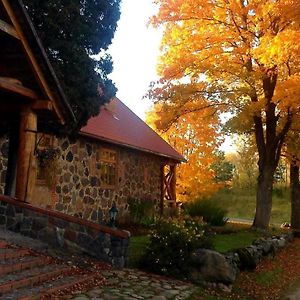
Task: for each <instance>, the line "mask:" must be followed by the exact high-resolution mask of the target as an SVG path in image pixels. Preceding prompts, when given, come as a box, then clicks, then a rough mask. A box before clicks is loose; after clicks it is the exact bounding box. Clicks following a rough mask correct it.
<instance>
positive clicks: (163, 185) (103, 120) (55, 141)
mask: <svg viewBox="0 0 300 300" xmlns="http://www.w3.org/2000/svg"><path fill="white" fill-rule="evenodd" d="M38 141H39V144H38V145H37V148H40V147H41V146H40V144H42V147H45V144H47V145H48V146H51V147H53V148H54V149H58V152H59V155H58V157H57V159H56V162H55V163H56V165H57V166H56V168H55V170H54V174H53V175H50V176H54V177H55V179H54V180H53V181H52V182H51V184H50V185H49V184H47V182H46V180H45V178H43V175H44V174H43V171H46V172H47V170H39V167H38V166H37V174H38V178H37V181H36V185H35V192H34V193H33V198H32V199H29V201H30V203H33V204H34V205H36V206H38V207H45V208H51V209H55V210H57V211H60V212H63V213H66V214H70V215H74V216H76V217H80V218H84V219H87V220H91V221H93V222H97V223H103V222H104V221H105V220H107V219H108V215H107V213H108V210H109V209H110V208H111V207H112V204H113V202H115V203H116V205H117V208H118V210H119V217H122V216H124V215H125V214H126V212H127V210H128V204H127V202H128V199H130V198H134V199H136V200H139V201H153V202H154V203H156V204H157V206H159V207H161V208H162V207H163V205H170V204H172V203H174V202H175V201H176V194H175V184H176V178H175V168H176V164H177V163H179V162H181V161H182V160H184V158H183V157H182V156H181V155H180V154H179V153H177V152H176V151H175V150H174V149H173V148H172V147H171V146H170V145H169V144H168V143H166V142H165V141H164V140H163V139H162V138H161V137H160V136H159V135H157V134H156V133H155V132H154V131H153V130H152V129H151V128H150V127H148V126H147V125H146V124H145V123H144V122H143V121H142V120H141V119H140V118H138V117H137V116H136V115H135V114H134V113H133V112H132V111H131V110H130V109H129V108H128V107H127V106H126V105H124V104H123V103H122V102H121V101H120V100H119V99H117V98H114V99H113V100H112V101H111V102H110V103H109V104H108V105H106V106H105V107H103V108H102V109H101V111H100V114H99V115H98V116H96V117H93V118H91V119H90V120H89V121H88V123H87V125H86V126H85V127H83V128H82V129H81V131H80V133H79V136H78V137H77V138H69V137H55V136H49V135H43V134H42V133H39V134H38ZM164 201H165V203H163V202H164ZM166 201H167V203H166Z"/></svg>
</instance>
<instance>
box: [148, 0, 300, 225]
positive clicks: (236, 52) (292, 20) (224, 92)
mask: <svg viewBox="0 0 300 300" xmlns="http://www.w3.org/2000/svg"><path fill="white" fill-rule="evenodd" d="M155 3H156V4H157V5H158V6H159V11H158V14H157V15H156V16H155V17H153V19H152V24H154V26H162V27H163V30H164V36H163V39H162V44H161V57H160V61H159V64H158V72H159V74H160V77H161V78H160V80H159V82H158V83H157V84H155V85H153V86H152V89H151V91H150V93H149V97H150V98H152V99H154V101H157V102H160V103H162V106H163V109H164V110H169V111H172V112H173V120H174V119H175V120H176V119H177V118H178V117H179V116H181V115H185V114H187V113H188V112H192V111H198V110H201V109H203V108H204V107H207V105H210V106H212V107H214V108H215V109H216V110H217V111H218V112H221V111H230V112H231V113H232V114H233V115H234V120H233V122H232V124H235V126H236V127H237V128H239V130H240V131H241V132H247V133H252V134H254V136H255V140H256V147H257V152H258V169H259V174H258V179H257V197H256V199H257V200H256V213H255V219H254V223H253V225H254V227H257V228H267V227H268V225H269V220H270V214H271V208H272V189H273V177H274V172H275V170H276V167H277V165H278V162H279V158H280V154H281V149H282V145H283V143H284V140H285V137H286V135H287V133H288V131H289V129H290V127H291V124H292V123H293V118H294V116H295V115H296V114H297V113H298V111H299V101H298V99H299V97H298V95H299V92H300V91H299V89H300V74H299V71H300V65H299V62H300V55H299V54H300V43H298V42H296V41H299V40H300V29H299V26H300V14H299V11H300V1H299V0H272V1H265V0H247V1H244V0H239V1H238V0H213V1H212V0H193V1H190V0H156V1H155ZM169 119H170V122H171V119H172V118H169Z"/></svg>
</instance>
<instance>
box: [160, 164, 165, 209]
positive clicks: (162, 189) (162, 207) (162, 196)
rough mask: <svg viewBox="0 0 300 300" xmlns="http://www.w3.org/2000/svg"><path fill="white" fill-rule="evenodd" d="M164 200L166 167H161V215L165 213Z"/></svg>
mask: <svg viewBox="0 0 300 300" xmlns="http://www.w3.org/2000/svg"><path fill="white" fill-rule="evenodd" d="M164 199H165V166H164V165H162V166H161V167H160V214H161V215H163V213H164Z"/></svg>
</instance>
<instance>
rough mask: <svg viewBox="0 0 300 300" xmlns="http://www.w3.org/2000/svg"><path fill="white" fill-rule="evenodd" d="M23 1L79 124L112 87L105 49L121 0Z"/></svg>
mask: <svg viewBox="0 0 300 300" xmlns="http://www.w3.org/2000/svg"><path fill="white" fill-rule="evenodd" d="M24 2H25V4H26V7H27V9H28V12H29V15H30V17H31V19H32V21H33V23H34V25H35V28H36V30H37V31H38V34H39V37H40V38H41V40H42V43H43V45H44V47H45V49H46V52H47V54H48V56H49V58H50V61H51V63H52V65H53V67H54V70H55V72H56V75H57V76H58V79H59V80H60V82H61V84H62V86H63V89H64V91H65V93H66V95H67V97H68V99H69V101H70V104H71V106H72V108H73V110H74V113H75V115H76V117H77V119H78V121H79V124H77V125H78V128H80V126H82V125H83V124H84V123H85V122H86V121H87V120H88V118H89V117H90V116H92V115H96V114H97V113H98V112H99V108H100V105H101V104H104V103H105V102H108V101H109V100H110V99H111V97H113V96H114V95H115V93H116V87H115V86H114V84H113V83H112V81H111V80H109V79H108V77H107V75H108V74H110V73H111V72H112V60H111V57H110V56H109V55H108V54H107V53H106V52H105V51H106V50H107V48H108V46H109V45H110V43H111V40H112V38H113V36H114V32H115V30H116V27H117V21H118V20H119V17H120V10H119V3H120V0H92V1H83V0H48V1H43V0H24ZM99 53H100V55H99V56H98V58H97V59H95V57H94V58H92V57H93V55H98V54H99Z"/></svg>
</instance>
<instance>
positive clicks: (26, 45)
mask: <svg viewBox="0 0 300 300" xmlns="http://www.w3.org/2000/svg"><path fill="white" fill-rule="evenodd" d="M1 1H2V4H3V6H4V8H5V10H6V12H7V14H8V16H9V17H10V19H11V22H12V23H13V26H14V28H15V29H16V31H17V33H18V35H19V37H20V40H21V42H22V45H23V48H24V50H25V53H26V55H27V57H28V60H29V62H30V64H31V66H32V68H33V70H34V73H35V75H36V78H37V80H38V82H39V84H40V86H41V88H42V90H44V91H45V93H46V95H47V97H49V99H50V100H52V101H53V105H54V109H55V111H56V113H57V116H58V118H59V120H60V121H61V123H62V124H64V118H63V115H62V113H61V112H60V110H59V108H58V107H57V105H56V103H55V97H54V95H53V93H52V91H51V89H50V87H49V85H48V83H47V81H46V79H45V76H44V74H43V72H42V70H41V68H40V66H39V64H38V62H37V61H36V59H35V57H34V54H33V52H32V50H31V47H30V46H29V43H28V41H27V39H26V37H25V35H24V33H23V30H22V27H21V25H20V24H19V22H18V20H17V18H16V16H15V14H14V11H13V9H12V7H11V6H10V4H9V1H8V0H1Z"/></svg>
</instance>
